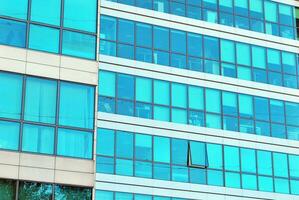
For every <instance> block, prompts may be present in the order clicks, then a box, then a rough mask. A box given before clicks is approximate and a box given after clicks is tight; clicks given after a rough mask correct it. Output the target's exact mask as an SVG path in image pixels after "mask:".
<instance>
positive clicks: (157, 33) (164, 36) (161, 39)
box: [154, 26, 169, 51]
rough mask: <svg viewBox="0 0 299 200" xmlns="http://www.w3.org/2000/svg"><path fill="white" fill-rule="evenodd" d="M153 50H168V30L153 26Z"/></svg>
mask: <svg viewBox="0 0 299 200" xmlns="http://www.w3.org/2000/svg"><path fill="white" fill-rule="evenodd" d="M154 48H156V49H161V50H165V51H168V50H169V29H167V28H162V27H157V26H154Z"/></svg>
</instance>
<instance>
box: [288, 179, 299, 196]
mask: <svg viewBox="0 0 299 200" xmlns="http://www.w3.org/2000/svg"><path fill="white" fill-rule="evenodd" d="M290 182H291V194H296V195H298V194H299V189H298V188H299V181H297V180H291V181H290Z"/></svg>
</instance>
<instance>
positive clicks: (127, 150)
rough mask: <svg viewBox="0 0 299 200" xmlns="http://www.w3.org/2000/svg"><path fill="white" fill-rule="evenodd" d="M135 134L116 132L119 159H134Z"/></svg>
mask: <svg viewBox="0 0 299 200" xmlns="http://www.w3.org/2000/svg"><path fill="white" fill-rule="evenodd" d="M133 148H134V147H133V134H132V133H129V132H124V131H117V132H116V156H117V157H118V158H130V159H132V158H133Z"/></svg>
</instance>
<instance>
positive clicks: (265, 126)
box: [255, 121, 270, 136]
mask: <svg viewBox="0 0 299 200" xmlns="http://www.w3.org/2000/svg"><path fill="white" fill-rule="evenodd" d="M255 133H256V134H257V135H264V136H270V124H269V123H268V122H261V121H255Z"/></svg>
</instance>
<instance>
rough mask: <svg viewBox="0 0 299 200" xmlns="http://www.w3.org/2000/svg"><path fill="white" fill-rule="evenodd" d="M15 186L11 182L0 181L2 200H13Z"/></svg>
mask: <svg viewBox="0 0 299 200" xmlns="http://www.w3.org/2000/svg"><path fill="white" fill-rule="evenodd" d="M15 188H16V184H15V182H14V181H12V180H0V195H1V199H3V200H13V199H15V194H16V191H15Z"/></svg>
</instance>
